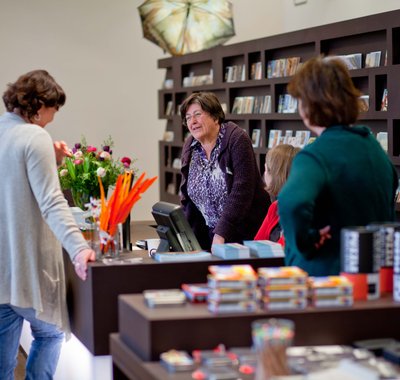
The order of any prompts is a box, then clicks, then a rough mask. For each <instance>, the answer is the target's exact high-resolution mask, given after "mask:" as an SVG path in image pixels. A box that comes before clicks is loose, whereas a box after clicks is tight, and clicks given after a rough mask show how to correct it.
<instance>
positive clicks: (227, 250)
mask: <svg viewBox="0 0 400 380" xmlns="http://www.w3.org/2000/svg"><path fill="white" fill-rule="evenodd" d="M212 253H213V255H214V256H217V257H220V258H221V259H248V258H250V248H249V247H246V246H245V245H243V244H239V243H225V244H214V245H213V246H212Z"/></svg>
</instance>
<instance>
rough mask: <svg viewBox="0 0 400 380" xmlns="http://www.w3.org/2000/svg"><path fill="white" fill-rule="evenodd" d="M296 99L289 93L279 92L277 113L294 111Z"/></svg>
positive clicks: (295, 110)
mask: <svg viewBox="0 0 400 380" xmlns="http://www.w3.org/2000/svg"><path fill="white" fill-rule="evenodd" d="M296 112H297V99H296V98H295V97H293V96H292V95H289V94H281V95H279V98H278V113H296Z"/></svg>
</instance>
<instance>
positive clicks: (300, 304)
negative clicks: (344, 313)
mask: <svg viewBox="0 0 400 380" xmlns="http://www.w3.org/2000/svg"><path fill="white" fill-rule="evenodd" d="M209 271H210V274H209V275H208V282H207V285H208V295H207V301H208V309H209V310H210V311H211V312H213V313H224V312H246V311H254V310H256V308H257V305H258V304H260V306H261V308H263V309H267V310H283V309H304V308H305V307H306V306H307V305H308V304H309V303H310V304H311V305H313V306H315V307H334V306H351V305H352V304H353V284H352V283H351V282H350V281H349V280H348V279H347V278H345V277H342V276H328V277H308V274H307V273H306V272H305V271H303V270H302V269H300V268H298V267H294V266H292V267H290V266H289V267H268V268H258V270H257V272H256V271H255V270H254V269H253V268H252V267H251V266H250V265H247V264H244V265H211V266H210V267H209ZM257 290H258V291H257Z"/></svg>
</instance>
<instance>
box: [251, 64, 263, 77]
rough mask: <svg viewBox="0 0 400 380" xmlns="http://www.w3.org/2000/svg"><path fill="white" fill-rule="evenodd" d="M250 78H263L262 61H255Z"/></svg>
mask: <svg viewBox="0 0 400 380" xmlns="http://www.w3.org/2000/svg"><path fill="white" fill-rule="evenodd" d="M250 79H253V80H258V79H262V63H261V62H254V63H252V64H251V67H250Z"/></svg>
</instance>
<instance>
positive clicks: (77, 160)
mask: <svg viewBox="0 0 400 380" xmlns="http://www.w3.org/2000/svg"><path fill="white" fill-rule="evenodd" d="M74 164H75V165H81V164H83V160H81V159H80V158H78V159H76V160H74Z"/></svg>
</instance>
